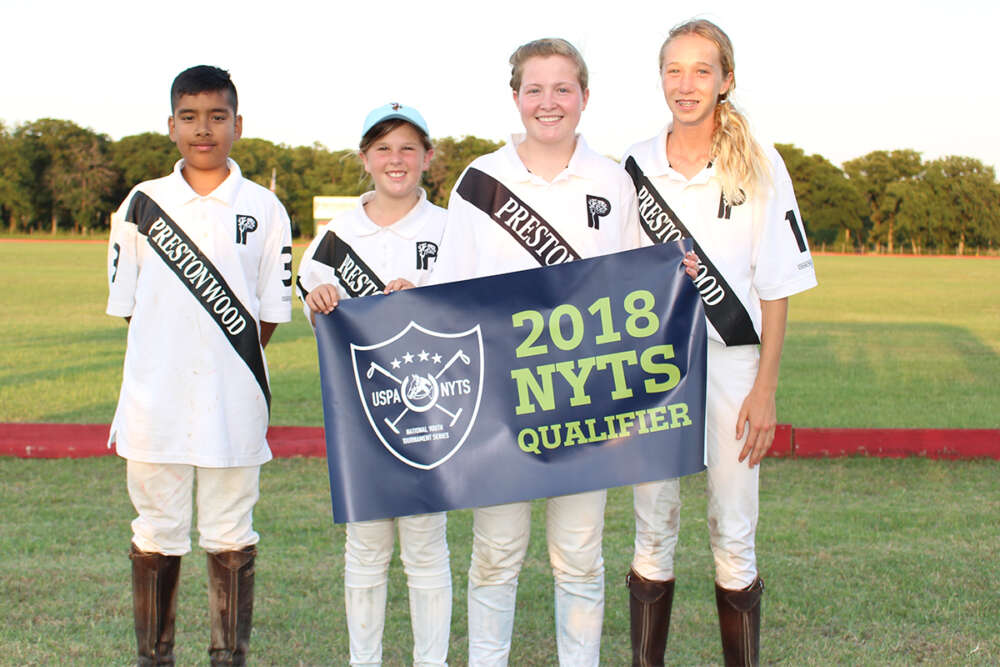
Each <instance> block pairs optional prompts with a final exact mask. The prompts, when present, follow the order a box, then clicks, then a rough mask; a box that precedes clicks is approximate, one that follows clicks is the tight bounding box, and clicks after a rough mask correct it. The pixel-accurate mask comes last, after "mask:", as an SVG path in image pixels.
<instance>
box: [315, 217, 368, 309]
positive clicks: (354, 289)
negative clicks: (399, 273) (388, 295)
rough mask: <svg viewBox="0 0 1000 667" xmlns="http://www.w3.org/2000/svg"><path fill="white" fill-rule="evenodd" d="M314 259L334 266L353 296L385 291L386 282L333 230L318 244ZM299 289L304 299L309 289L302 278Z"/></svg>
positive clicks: (347, 290)
mask: <svg viewBox="0 0 1000 667" xmlns="http://www.w3.org/2000/svg"><path fill="white" fill-rule="evenodd" d="M313 259H314V260H316V261H317V262H319V263H320V264H325V265H327V266H329V267H330V268H332V269H333V272H334V274H336V276H337V280H338V281H339V282H340V284H341V285H343V287H344V291H345V292H347V293H348V294H350V295H351V297H352V298H357V297H359V296H368V295H369V294H381V293H382V292H383V291H385V282H384V281H382V279H381V278H379V277H378V275H377V274H376V273H375V272H374V271H372V269H371V267H369V266H368V265H367V264H365V262H364V260H363V259H361V256H360V255H358V253H357V252H355V251H354V248H352V247H351V246H350V244H348V243H347V242H345V241H344V240H343V239H342V238H340V237H339V236H337V235H336V234H333V233H332V232H328V233H326V234H324V235H323V239H322V240H321V241H320V242H319V245H318V246H316V254H314V255H313ZM299 290H300V291H301V292H302V297H303V300H304V299H305V296H306V295H307V294H309V291H308V290H307V289H306V288H305V287H304V286H303V285H302V282H301V280H300V281H299Z"/></svg>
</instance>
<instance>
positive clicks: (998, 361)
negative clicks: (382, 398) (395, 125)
mask: <svg viewBox="0 0 1000 667" xmlns="http://www.w3.org/2000/svg"><path fill="white" fill-rule="evenodd" d="M104 253H105V249H104V247H103V246H101V245H87V244H68V243H65V244H64V243H58V244H35V243H2V242H0V276H2V278H3V282H4V285H5V287H6V289H5V295H4V301H3V310H4V317H3V320H2V322H0V422H3V421H43V422H98V423H102V422H103V423H106V422H108V421H109V420H110V419H111V416H112V413H113V411H114V404H115V401H116V398H117V389H118V382H119V379H120V369H121V360H122V354H123V350H124V339H125V327H124V323H123V322H121V321H120V320H115V319H113V318H109V317H107V316H105V315H103V308H104V301H105V298H106V288H105V285H104V277H103V276H104ZM816 261H817V270H818V273H819V279H820V283H821V287H820V288H819V289H817V290H813V291H812V292H810V293H807V294H805V295H801V296H798V297H795V298H793V300H792V307H791V321H790V327H789V336H788V341H787V344H786V353H785V361H784V365H783V370H782V386H781V389H780V392H779V420H780V421H782V422H786V423H792V424H794V425H796V426H841V427H875V426H878V427H903V426H920V427H942V428H947V427H969V428H972V427H975V428H997V427H1000V416H998V415H1000V391H998V387H1000V383H998V380H997V378H998V377H1000V280H998V279H1000V261H996V260H955V259H947V258H934V259H921V258H875V257H865V258H856V257H825V256H824V257H817V259H816ZM268 358H269V361H270V366H271V375H272V379H273V385H272V389H273V393H274V397H275V399H274V422H275V423H277V424H300V425H319V424H321V419H322V417H321V409H320V405H319V383H318V379H317V376H316V358H315V347H314V344H313V341H312V336H311V333H310V331H309V329H308V327H307V325H306V324H305V322H304V320H303V319H302V317H301V313H298V312H297V313H296V314H295V320H294V322H293V323H292V324H291V325H283V326H281V327H279V328H278V331H277V333H276V335H275V339H274V341H273V343H272V345H271V346H269V347H268ZM761 475H762V480H763V481H762V496H761V517H762V520H761V526H760V529H759V532H758V543H759V556H760V560H761V563H762V573H763V575H764V577H765V579H766V581H767V593H766V596H765V599H764V623H763V625H764V627H763V639H762V651H763V658H764V661H765V662H767V663H782V664H789V665H825V664H899V665H908V664H914V663H925V664H935V665H936V664H949V665H950V664H955V665H957V664H997V663H998V662H1000V632H998V630H1000V621H998V619H1000V599H998V597H997V594H996V593H997V590H998V587H1000V562H998V560H997V553H998V552H1000V528H998V521H997V517H998V516H1000V495H998V493H997V479H998V478H1000V462H997V461H929V460H923V459H906V460H880V459H841V460H819V461H807V460H769V461H767V462H766V463H765V465H764V466H763V467H762V471H761ZM682 488H683V493H684V498H685V503H686V504H685V506H684V509H683V511H682V517H683V518H682V520H683V525H684V529H683V530H682V532H681V541H680V545H679V549H678V588H677V597H676V600H675V606H674V617H673V620H672V626H671V639H670V645H669V663H670V664H683V665H688V664H712V663H718V662H719V661H720V658H721V656H720V651H719V648H718V636H717V634H718V631H717V627H716V621H715V611H714V599H713V595H712V568H711V562H710V555H709V553H708V547H707V531H706V529H705V519H704V516H705V497H704V491H703V489H704V478H703V477H702V476H700V475H696V476H693V477H690V478H685V479H684V480H683V482H682ZM329 502H330V501H329V487H328V482H327V479H326V467H325V462H324V461H322V460H319V459H296V460H279V461H274V462H272V463H270V464H268V465H267V466H265V467H264V469H263V472H262V498H261V501H260V503H259V504H258V506H257V509H256V511H255V520H256V521H255V522H256V527H257V529H258V530H259V531H260V532H261V534H262V535H263V542H262V543H261V557H260V559H259V567H258V581H259V584H258V594H257V606H256V609H255V630H254V637H253V644H252V651H253V654H252V657H253V659H254V663H255V664H266V665H296V664H302V665H319V664H344V663H345V662H346V655H347V649H346V646H347V643H346V642H347V638H346V630H345V622H344V613H343V588H342V568H343V543H344V531H343V527H342V526H335V525H333V523H332V521H331V518H330V504H329ZM534 511H535V514H536V516H535V520H534V521H533V523H532V527H533V533H532V543H531V547H530V551H529V554H528V560H527V562H526V564H525V569H524V571H523V573H522V577H521V587H520V592H519V597H518V607H519V612H518V615H517V625H516V627H515V638H516V640H515V645H514V654H513V656H512V659H511V665H553V664H555V660H554V657H553V656H554V653H555V649H554V640H553V631H552V625H553V623H552V614H553V612H552V592H551V587H552V582H551V575H550V573H549V568H548V563H547V555H546V552H545V540H544V520H543V517H542V516H541V515H540V512H542V511H543V505H542V504H541V503H535V507H534ZM0 516H3V520H2V522H0V544H2V546H3V555H2V557H0V664H2V665H48V664H52V663H57V662H58V663H61V664H65V665H125V664H128V663H129V662H130V657H129V656H130V655H131V654H132V651H133V646H134V638H133V636H132V634H131V633H132V630H131V619H130V606H129V605H130V591H129V587H128V568H129V564H128V559H127V557H126V553H127V549H128V540H129V525H128V523H129V520H130V519H131V518H132V510H131V507H130V505H129V502H128V498H127V494H126V493H125V490H124V464H123V462H122V461H121V460H119V459H117V458H114V457H106V458H100V459H89V460H62V461H42V460H19V459H10V458H0ZM470 523H471V515H470V513H469V512H468V511H462V512H453V513H451V514H450V515H449V541H450V546H451V551H452V564H453V576H454V582H455V598H454V600H455V607H454V617H453V623H452V651H451V655H450V660H451V663H452V664H454V665H462V664H464V663H465V661H466V660H465V655H466V653H465V641H466V622H465V572H466V568H467V565H468V562H469V549H470V546H471V537H470V534H471V528H470ZM631 540H632V522H631V499H630V495H629V493H628V491H627V490H625V489H612V490H611V492H610V494H609V503H608V513H607V523H606V529H605V560H606V566H607V609H606V614H605V627H604V635H603V637H604V640H603V646H602V658H603V659H602V664H607V665H622V664H627V663H628V659H629V653H628V613H627V591H626V590H625V589H624V586H623V585H622V579H623V576H624V573H625V572H626V571H627V567H628V560H629V557H630V554H631ZM182 570H183V575H182V584H181V586H182V588H181V596H180V613H179V627H178V658H179V662H178V664H181V665H192V664H203V663H204V655H205V654H204V649H205V646H206V644H207V630H206V627H205V626H206V622H205V619H206V613H207V612H206V604H205V602H206V599H207V594H206V592H205V575H204V564H203V557H202V556H201V555H200V554H199V553H198V551H197V549H196V550H195V554H193V555H192V556H190V557H188V558H186V559H185V561H184V566H183V568H182ZM409 647H410V639H409V627H408V612H407V608H406V597H405V582H404V577H403V574H402V570H401V567H400V565H399V563H398V559H396V560H394V562H393V566H392V570H391V582H390V601H389V615H388V620H387V628H386V640H385V650H386V655H385V664H387V665H403V664H407V657H408V654H409V650H410V648H409Z"/></svg>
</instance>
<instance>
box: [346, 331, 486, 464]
mask: <svg viewBox="0 0 1000 667" xmlns="http://www.w3.org/2000/svg"><path fill="white" fill-rule="evenodd" d="M351 361H352V362H353V364H354V380H355V382H356V383H357V387H358V396H359V398H360V400H361V405H362V406H363V407H364V410H365V414H366V415H367V416H368V423H369V424H370V425H371V427H372V430H373V431H375V435H377V436H378V438H379V440H381V441H382V444H383V445H385V447H386V449H388V450H389V452H390V453H391V454H392V455H393V456H395V457H396V458H397V459H399V460H400V461H402V462H403V463H405V464H407V465H409V466H412V467H414V468H419V469H421V470H431V469H432V468H436V467H438V466H439V465H441V464H442V463H444V462H445V461H447V460H448V459H450V458H451V457H452V456H454V455H455V453H456V452H457V451H458V450H459V449H460V448H461V447H462V444H463V443H464V442H465V439H466V438H467V437H468V435H469V433H470V432H471V431H472V427H473V425H474V424H475V422H476V415H477V414H478V413H479V403H480V399H481V398H482V395H483V363H484V359H483V337H482V332H481V331H480V328H479V325H478V324H477V325H476V326H475V327H473V328H472V329H469V330H468V331H463V332H461V333H441V332H438V331H431V330H430V329H426V328H424V327H422V326H420V325H419V324H417V323H416V322H410V323H409V324H408V325H406V327H405V328H404V329H403V330H402V331H400V332H399V333H397V334H396V335H395V336H393V337H391V338H389V339H388V340H385V341H382V342H381V343H376V344H374V345H363V346H362V345H354V344H353V343H352V344H351Z"/></svg>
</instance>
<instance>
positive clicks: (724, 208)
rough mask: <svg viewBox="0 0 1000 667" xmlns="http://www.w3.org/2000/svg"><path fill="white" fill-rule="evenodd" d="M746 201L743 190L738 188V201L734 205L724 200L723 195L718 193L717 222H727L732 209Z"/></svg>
mask: <svg viewBox="0 0 1000 667" xmlns="http://www.w3.org/2000/svg"><path fill="white" fill-rule="evenodd" d="M746 200H747V195H746V193H745V192H743V188H740V200H739V201H738V202H735V203H730V201H729V200H728V199H726V195H725V193H720V194H719V215H718V218H719V220H729V219H730V217H732V215H733V207H734V206H740V205H742V204H743V202H745V201H746Z"/></svg>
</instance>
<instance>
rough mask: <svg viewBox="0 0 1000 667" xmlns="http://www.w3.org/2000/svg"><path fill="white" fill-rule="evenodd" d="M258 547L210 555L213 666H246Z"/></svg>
mask: <svg viewBox="0 0 1000 667" xmlns="http://www.w3.org/2000/svg"><path fill="white" fill-rule="evenodd" d="M256 555H257V547H254V546H249V547H245V548H243V549H240V550H239V551H222V552H219V553H215V554H208V607H209V611H210V613H211V619H210V620H211V630H212V639H211V643H210V644H209V647H208V655H209V657H210V658H211V660H212V664H213V665H245V664H246V659H247V651H248V650H249V648H250V626H251V625H252V621H253V573H254V557H255V556H256Z"/></svg>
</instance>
